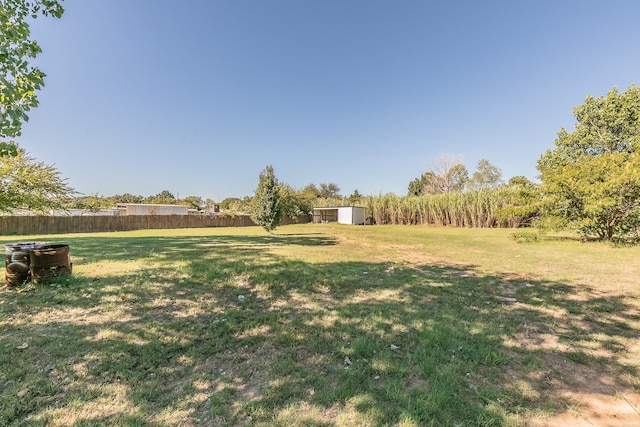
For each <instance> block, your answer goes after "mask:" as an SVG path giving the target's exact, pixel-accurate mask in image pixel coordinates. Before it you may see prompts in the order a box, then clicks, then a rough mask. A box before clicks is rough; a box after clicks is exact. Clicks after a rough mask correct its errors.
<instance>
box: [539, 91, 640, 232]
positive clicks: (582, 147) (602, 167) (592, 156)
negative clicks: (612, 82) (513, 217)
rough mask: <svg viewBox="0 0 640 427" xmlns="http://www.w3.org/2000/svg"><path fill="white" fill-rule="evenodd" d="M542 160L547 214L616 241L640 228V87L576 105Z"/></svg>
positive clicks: (589, 99)
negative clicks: (569, 126)
mask: <svg viewBox="0 0 640 427" xmlns="http://www.w3.org/2000/svg"><path fill="white" fill-rule="evenodd" d="M573 114H574V116H575V118H576V120H577V124H576V126H575V130H574V131H573V132H567V131H566V130H565V129H561V130H560V132H558V138H557V139H556V140H555V148H554V149H553V150H548V151H547V152H545V153H544V154H543V155H542V156H541V157H540V159H539V160H538V170H539V171H540V172H541V180H542V191H543V194H544V195H545V197H546V199H545V201H546V202H547V203H546V211H545V213H546V216H547V218H549V219H551V220H554V221H556V222H558V223H559V224H561V225H569V226H573V227H575V228H576V229H577V230H578V231H580V232H581V233H582V234H583V235H585V236H586V237H597V238H600V239H607V240H611V239H614V238H619V237H625V236H628V235H637V233H638V232H639V231H640V229H639V227H640V219H639V218H640V89H639V88H637V87H636V86H635V85H631V86H630V87H629V89H627V90H626V91H625V92H622V93H618V90H617V88H613V90H611V91H610V92H609V93H608V94H607V96H600V97H598V98H594V97H593V96H591V95H589V96H588V97H587V98H586V100H585V103H584V104H583V105H579V106H577V107H575V108H574V109H573Z"/></svg>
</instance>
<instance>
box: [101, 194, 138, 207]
mask: <svg viewBox="0 0 640 427" xmlns="http://www.w3.org/2000/svg"><path fill="white" fill-rule="evenodd" d="M109 199H110V200H111V206H115V205H116V204H118V203H143V202H144V197H142V196H139V195H138V196H137V195H134V194H130V193H124V194H116V195H115V196H111V197H110V198H109Z"/></svg>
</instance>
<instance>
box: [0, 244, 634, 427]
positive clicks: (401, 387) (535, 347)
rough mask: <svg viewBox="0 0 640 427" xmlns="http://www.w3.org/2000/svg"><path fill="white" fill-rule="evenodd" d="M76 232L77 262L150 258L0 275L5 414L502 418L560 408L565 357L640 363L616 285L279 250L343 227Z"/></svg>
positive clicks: (603, 389)
mask: <svg viewBox="0 0 640 427" xmlns="http://www.w3.org/2000/svg"><path fill="white" fill-rule="evenodd" d="M69 241H70V244H71V245H72V248H73V249H72V256H75V257H76V258H77V259H79V260H82V261H83V262H85V263H87V262H89V261H90V262H93V263H97V264H100V263H112V262H116V263H117V262H123V261H127V260H133V259H135V260H146V262H142V263H138V264H137V265H136V268H135V269H129V268H128V267H126V266H124V265H123V269H122V271H116V272H110V273H108V274H106V275H103V276H99V277H72V278H70V279H68V281H66V282H65V281H58V284H57V285H41V286H36V287H34V288H31V290H30V291H28V292H22V293H14V292H10V291H7V290H6V289H5V290H3V291H2V294H1V298H2V300H3V305H2V306H1V308H0V309H1V310H2V312H3V313H2V314H3V316H4V318H5V319H6V320H5V321H3V322H2V323H1V324H0V335H1V336H2V338H3V341H6V342H7V343H8V344H7V345H6V346H5V347H6V348H7V347H8V348H11V349H12V350H13V351H5V352H2V353H0V372H3V374H0V375H1V376H0V385H1V386H2V389H3V392H2V395H1V397H0V407H2V408H4V409H3V410H2V411H1V412H0V414H1V416H2V418H0V424H15V425H38V424H40V425H45V424H47V423H48V422H50V421H51V420H60V419H62V420H65V419H66V420H67V421H68V422H67V424H71V425H78V426H81V425H95V424H101V425H172V424H174V423H176V422H182V421H183V420H185V419H188V420H190V422H191V423H193V424H202V425H240V424H244V423H251V424H253V425H283V426H284V425H310V426H332V425H365V424H367V425H389V424H398V423H404V424H405V425H455V424H463V425H503V424H506V423H508V422H510V420H512V419H513V418H514V417H517V416H519V415H520V414H522V413H525V412H526V411H536V410H537V411H542V412H545V411H547V412H553V411H555V410H560V409H564V408H565V407H566V405H568V404H569V402H566V401H565V400H563V398H561V396H562V395H563V392H564V391H566V390H569V389H572V388H573V389H575V387H576V384H575V383H572V382H570V381H569V380H567V379H566V378H567V377H568V376H567V374H566V372H567V371H569V370H571V369H578V368H580V369H588V370H589V376H590V381H591V388H592V390H591V391H592V392H593V391H595V392H598V393H602V394H607V393H608V394H613V393H614V392H615V390H613V389H612V385H611V378H612V377H614V379H615V381H617V383H618V384H620V385H622V386H632V385H633V384H632V381H631V379H630V378H634V377H637V376H638V372H637V371H636V369H635V368H634V367H631V366H629V365H628V364H626V363H625V360H624V353H625V351H626V347H625V342H626V341H627V340H629V339H632V338H633V337H634V328H633V325H634V322H637V321H638V316H637V307H635V306H631V305H629V303H628V302H627V300H626V299H625V298H624V297H623V296H620V297H614V298H606V299H603V298H599V297H596V296H594V294H593V292H591V291H590V290H588V289H587V290H585V289H583V290H582V291H583V293H585V296H584V298H583V299H576V298H573V296H574V293H575V287H573V286H569V285H567V284H563V283H560V282H539V281H532V280H518V279H513V278H511V277H506V276H500V275H486V274H481V273H479V272H478V271H476V269H475V267H474V266H471V265H468V266H445V265H418V266H407V265H396V264H392V263H384V262H350V261H348V260H345V261H342V262H332V263H318V264H315V263H307V262H302V261H293V260H288V259H285V258H283V257H280V256H278V255H275V254H274V253H272V252H271V249H273V248H275V247H278V246H282V247H284V246H289V247H291V246H293V247H299V248H300V249H299V250H305V248H309V247H313V246H323V245H335V244H336V243H337V242H336V241H335V240H333V239H330V238H326V237H324V236H321V235H319V236H315V235H288V236H264V237H263V236H257V237H247V236H212V237H166V238H160V237H142V238H140V237H138V238H124V237H115V238H86V237H81V238H70V239H69ZM296 250H297V249H296ZM167 260H172V261H178V262H177V264H178V265H174V264H173V263H170V262H167ZM74 262H75V261H74ZM497 297H498V298H497ZM504 298H514V299H517V301H518V303H516V304H510V303H508V302H505V301H511V300H505V299H504ZM602 336H604V337H605V338H602ZM594 340H596V341H597V343H598V346H599V347H598V348H594V344H593V343H594ZM23 342H28V343H29V346H28V348H27V349H22V350H16V347H19V346H20V344H21V343H23ZM596 350H597V351H596ZM17 351H19V352H20V353H19V356H20V357H16V352H17ZM605 366H606V368H607V369H603V368H604V367H605ZM581 367H582V368H581ZM563 373H564V375H563ZM541 376H544V380H541V379H540V378H541ZM563 378H565V379H563ZM21 390H28V392H27V394H26V395H25V396H24V397H21V398H17V397H16V396H17V394H18V393H19V392H20V391H21ZM65 417H66V418H65Z"/></svg>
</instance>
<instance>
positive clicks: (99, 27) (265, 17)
mask: <svg viewBox="0 0 640 427" xmlns="http://www.w3.org/2000/svg"><path fill="white" fill-rule="evenodd" d="M63 5H64V7H65V10H66V12H65V15H64V16H63V17H62V19H60V20H56V19H43V18H40V19H38V20H36V21H35V22H33V24H32V35H33V37H34V38H36V39H37V40H38V41H39V43H40V45H41V46H42V48H43V51H44V52H43V53H42V54H41V55H40V56H39V57H38V58H37V60H36V63H37V65H38V66H39V67H40V68H41V69H42V70H43V71H44V72H45V73H46V74H47V78H46V80H45V81H46V86H45V87H44V88H43V89H42V90H41V91H40V92H39V100H40V106H39V107H38V108H37V109H35V110H33V111H32V112H31V114H30V121H29V122H28V123H27V124H26V125H25V126H24V129H23V135H22V137H20V138H18V139H17V141H18V142H19V143H20V145H21V146H22V147H23V148H25V149H26V150H27V151H28V152H29V153H30V154H32V155H33V156H34V157H36V158H37V159H38V160H40V161H43V162H46V163H53V164H55V165H56V167H57V168H58V170H59V171H60V172H61V174H62V175H63V176H64V177H66V178H67V179H68V182H69V184H70V185H71V186H73V187H74V188H76V189H77V190H78V191H80V192H82V193H84V194H95V193H98V194H102V195H113V194H121V193H133V194H140V195H143V196H147V195H153V194H157V193H159V192H161V191H162V190H169V191H171V192H172V193H173V194H174V195H179V196H180V197H185V196H188V195H197V196H201V197H203V198H212V199H214V200H216V201H220V200H222V199H224V198H226V197H242V196H247V195H252V194H253V191H254V189H255V187H256V184H257V181H258V174H259V173H260V171H261V170H262V169H263V168H264V167H265V166H266V165H273V167H274V170H275V173H276V176H277V177H278V178H279V179H280V180H281V181H284V182H286V183H288V184H290V185H292V186H294V187H298V188H301V187H303V186H305V185H307V184H309V183H315V184H319V183H328V182H333V183H336V184H338V186H339V187H340V188H341V193H342V194H343V195H349V194H350V193H351V192H353V191H354V190H356V189H357V190H358V191H359V192H360V193H362V194H378V193H388V192H391V193H395V194H399V195H400V194H405V193H406V191H407V185H408V183H409V182H410V181H411V180H412V179H414V178H416V177H418V176H420V174H421V173H423V172H424V171H425V169H426V165H427V162H429V161H430V160H433V159H435V158H436V157H438V156H439V155H440V154H443V153H450V154H454V155H457V156H461V157H462V159H463V161H464V163H465V164H466V165H467V167H468V168H469V170H470V171H471V172H473V170H474V169H475V165H476V164H477V162H478V160H480V159H482V158H485V159H488V160H489V161H490V162H491V163H492V164H494V165H495V166H497V167H499V168H500V169H501V170H502V172H503V176H504V178H505V179H508V178H510V177H512V176H516V175H524V176H526V177H528V178H530V179H535V178H536V176H537V171H536V161H537V159H538V158H539V157H540V155H541V154H542V153H543V152H544V151H545V150H547V149H549V148H552V147H553V141H554V139H555V137H556V134H557V132H558V131H559V130H560V128H562V127H565V128H567V129H573V126H574V124H575V122H574V119H573V115H572V113H571V109H572V108H573V107H574V106H576V105H578V104H581V103H582V102H583V101H584V99H585V97H586V96H587V95H588V94H592V95H594V96H600V95H604V94H606V93H607V92H608V91H609V90H611V89H612V88H613V87H614V86H617V87H618V88H619V90H621V91H622V90H625V89H627V88H628V87H629V85H630V84H631V83H634V82H635V83H638V84H640V79H639V78H638V76H639V75H640V74H639V73H640V55H639V54H638V53H639V52H640V51H639V48H638V46H639V42H640V25H639V23H640V2H638V1H636V0H612V1H608V2H604V1H595V0H553V1H551V0H549V1H513V0H505V1H492V0H487V1H483V2H478V1H438V2H436V1H427V0H422V1H412V0H403V1H390V0H389V1H378V0H322V1H320V0H315V1H311V0H308V1H307V0H227V1H217V0H184V1H181V2H176V1H168V0H153V1H152V0H65V1H64V2H63Z"/></svg>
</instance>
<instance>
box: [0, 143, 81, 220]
mask: <svg viewBox="0 0 640 427" xmlns="http://www.w3.org/2000/svg"><path fill="white" fill-rule="evenodd" d="M15 153H16V154H15V155H7V156H0V212H11V211H12V210H13V209H16V208H27V209H32V210H35V211H45V210H47V209H64V208H65V207H66V206H67V204H68V202H69V198H70V197H71V195H72V194H73V193H74V190H73V189H72V188H71V187H69V186H68V185H67V183H66V181H65V180H64V179H62V178H61V177H60V173H59V172H58V171H57V170H56V169H55V168H54V167H53V166H50V165H46V164H44V163H42V162H37V161H36V160H35V159H33V158H32V157H30V156H29V155H28V154H27V153H26V151H24V150H23V149H22V148H20V147H18V146H15Z"/></svg>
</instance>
